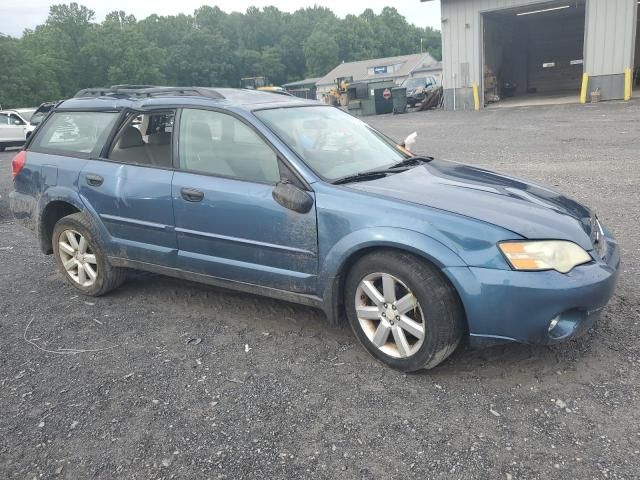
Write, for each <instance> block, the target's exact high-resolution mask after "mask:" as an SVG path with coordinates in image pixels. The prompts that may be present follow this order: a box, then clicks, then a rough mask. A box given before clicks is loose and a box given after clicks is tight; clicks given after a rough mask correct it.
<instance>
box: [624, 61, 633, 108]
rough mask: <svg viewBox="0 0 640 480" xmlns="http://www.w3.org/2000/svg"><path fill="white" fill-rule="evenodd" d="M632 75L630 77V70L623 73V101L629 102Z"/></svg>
mask: <svg viewBox="0 0 640 480" xmlns="http://www.w3.org/2000/svg"><path fill="white" fill-rule="evenodd" d="M632 79H633V75H631V69H630V68H627V69H625V71H624V99H625V101H629V100H631V86H632V85H631V84H632Z"/></svg>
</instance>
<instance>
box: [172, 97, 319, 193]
mask: <svg viewBox="0 0 640 480" xmlns="http://www.w3.org/2000/svg"><path fill="white" fill-rule="evenodd" d="M179 110H180V111H179V113H178V114H177V116H176V121H175V123H176V125H174V132H175V133H174V138H175V147H174V149H175V150H174V154H175V155H174V168H175V171H176V172H184V173H189V174H193V175H204V176H207V177H214V178H223V179H225V180H236V181H238V182H246V183H253V184H259V185H270V186H272V187H275V186H276V185H277V184H278V183H279V181H281V180H282V173H283V172H282V169H281V168H280V162H282V163H283V164H284V165H285V167H286V168H287V169H288V170H289V171H290V172H291V173H293V175H295V177H296V178H297V179H298V186H299V187H300V188H302V189H303V190H305V191H307V192H313V190H312V189H311V186H310V185H309V183H308V182H307V181H306V180H305V179H304V178H302V176H301V175H300V173H299V172H298V171H297V169H296V168H295V167H293V166H292V165H291V163H290V162H289V160H288V159H287V158H286V156H285V155H284V154H283V153H282V152H280V151H279V150H278V149H277V148H276V146H275V145H274V144H273V143H271V142H270V141H269V139H268V138H267V137H266V136H265V135H264V134H263V133H262V132H261V131H260V130H259V129H258V128H257V127H256V126H255V125H254V124H253V123H251V122H250V121H249V120H248V119H247V118H245V117H243V116H242V115H240V114H238V113H236V112H233V111H231V110H228V109H225V108H217V107H211V106H206V105H187V106H182V107H180V108H179ZM184 110H205V111H210V112H215V113H221V114H223V115H229V116H231V117H233V118H235V119H236V120H239V121H240V122H242V123H243V124H244V125H245V126H247V127H248V128H249V129H251V130H252V131H253V132H254V133H256V135H258V137H259V138H260V139H261V140H262V141H263V142H264V143H265V145H267V147H269V148H270V149H271V150H272V151H273V153H274V154H275V156H276V162H277V163H278V174H279V176H280V180H278V181H277V182H260V181H257V180H249V179H246V178H241V177H234V176H230V175H221V174H216V173H208V172H201V171H198V170H189V169H186V168H182V167H181V165H180V127H181V126H182V122H181V120H182V112H183V111H184ZM278 138H279V137H278Z"/></svg>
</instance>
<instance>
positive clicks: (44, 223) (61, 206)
mask: <svg viewBox="0 0 640 480" xmlns="http://www.w3.org/2000/svg"><path fill="white" fill-rule="evenodd" d="M80 211H81V208H79V207H78V206H77V205H75V204H74V203H73V202H70V201H68V200H51V201H50V202H48V203H47V204H46V205H45V206H44V208H43V209H42V213H41V214H40V221H39V222H38V238H39V239H40V249H41V250H42V252H43V253H45V254H47V255H50V254H52V253H53V247H52V245H51V242H52V238H51V237H52V235H53V228H54V227H55V225H56V223H57V222H58V220H60V219H61V218H64V217H66V216H68V215H72V214H74V213H78V212H80Z"/></svg>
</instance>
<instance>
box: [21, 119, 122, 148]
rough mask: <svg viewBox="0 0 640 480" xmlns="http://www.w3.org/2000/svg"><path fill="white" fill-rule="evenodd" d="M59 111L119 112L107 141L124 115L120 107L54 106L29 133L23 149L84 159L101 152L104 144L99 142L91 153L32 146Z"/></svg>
mask: <svg viewBox="0 0 640 480" xmlns="http://www.w3.org/2000/svg"><path fill="white" fill-rule="evenodd" d="M57 113H63V114H64V113H117V114H118V115H117V116H116V120H115V122H114V124H113V126H112V127H111V130H110V132H109V135H107V139H106V140H105V143H106V141H108V140H109V138H110V137H111V135H112V133H113V130H114V129H115V128H116V127H117V126H118V125H119V122H120V118H121V116H122V109H120V108H93V109H86V108H84V109H75V108H74V109H66V108H63V109H57V108H54V109H52V110H51V111H50V112H49V114H48V115H47V116H46V117H44V119H43V121H42V122H41V123H40V124H39V125H38V127H37V128H36V129H35V130H34V132H33V134H32V135H29V138H28V139H27V140H26V142H25V144H24V147H23V149H24V150H28V151H30V152H35V153H43V154H45V155H57V156H59V157H71V158H80V159H83V160H91V159H95V158H96V156H97V155H98V154H99V153H100V151H101V150H102V148H103V147H104V146H103V145H100V144H99V143H96V145H95V146H94V147H93V150H91V152H89V153H81V152H69V151H62V150H56V149H53V148H38V147H36V148H32V147H31V145H32V143H33V142H34V141H35V140H36V139H37V138H39V137H41V136H42V132H43V131H45V130H46V129H45V128H44V126H45V125H47V123H48V122H50V121H51V119H52V118H53V117H54V116H55V114H57Z"/></svg>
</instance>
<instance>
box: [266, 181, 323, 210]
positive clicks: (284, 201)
mask: <svg viewBox="0 0 640 480" xmlns="http://www.w3.org/2000/svg"><path fill="white" fill-rule="evenodd" d="M272 195H273V199H274V200H275V201H276V202H278V203H279V204H280V205H282V206H283V207H285V208H288V209H289V210H293V211H294V212H298V213H307V212H308V211H309V210H311V207H313V197H311V195H309V194H308V193H307V192H305V191H304V190H302V189H300V188H298V187H296V186H295V185H293V184H292V183H289V181H288V180H281V181H280V182H278V183H277V184H276V187H275V188H274V189H273V194H272Z"/></svg>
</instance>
